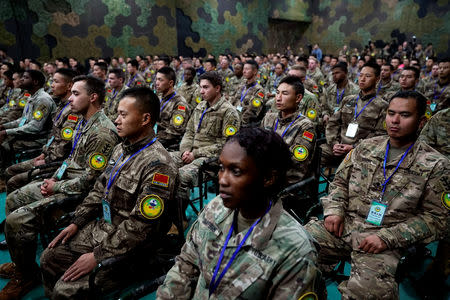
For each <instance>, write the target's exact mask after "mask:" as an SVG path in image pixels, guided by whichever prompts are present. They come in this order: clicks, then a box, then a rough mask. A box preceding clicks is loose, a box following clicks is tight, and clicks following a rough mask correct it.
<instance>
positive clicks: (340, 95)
mask: <svg viewBox="0 0 450 300" xmlns="http://www.w3.org/2000/svg"><path fill="white" fill-rule="evenodd" d="M336 93H337V99H336V101H337V104H339V103H341V101H342V98H344V93H345V89H342V93H341V94H339V89H338V88H337V87H336Z"/></svg>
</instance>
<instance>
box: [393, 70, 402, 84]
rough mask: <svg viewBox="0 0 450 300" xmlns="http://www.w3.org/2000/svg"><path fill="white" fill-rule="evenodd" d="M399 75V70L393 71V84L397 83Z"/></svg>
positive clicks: (400, 71)
mask: <svg viewBox="0 0 450 300" xmlns="http://www.w3.org/2000/svg"><path fill="white" fill-rule="evenodd" d="M401 73H402V70H401V69H397V70H395V71H394V73H392V80H394V81H395V82H398V80H399V79H400V75H401Z"/></svg>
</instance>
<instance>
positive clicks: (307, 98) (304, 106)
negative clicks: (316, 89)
mask: <svg viewBox="0 0 450 300" xmlns="http://www.w3.org/2000/svg"><path fill="white" fill-rule="evenodd" d="M298 108H299V110H300V112H301V113H302V114H303V115H304V116H306V117H308V119H310V120H311V121H313V123H314V124H316V125H317V124H318V123H319V120H320V115H321V110H322V109H321V107H320V103H319V100H317V96H316V95H314V94H313V93H311V92H310V91H308V90H305V94H304V95H303V98H302V101H300V103H299V104H298Z"/></svg>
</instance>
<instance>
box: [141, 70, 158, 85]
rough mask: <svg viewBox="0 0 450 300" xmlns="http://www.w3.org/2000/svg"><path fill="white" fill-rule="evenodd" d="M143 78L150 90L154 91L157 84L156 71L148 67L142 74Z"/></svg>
mask: <svg viewBox="0 0 450 300" xmlns="http://www.w3.org/2000/svg"><path fill="white" fill-rule="evenodd" d="M141 74H142V77H144V79H145V84H146V85H147V86H148V87H149V88H150V89H153V84H154V83H155V77H156V75H155V70H153V69H152V68H150V67H148V68H147V69H145V70H144V72H142V73H141Z"/></svg>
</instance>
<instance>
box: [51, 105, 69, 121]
mask: <svg viewBox="0 0 450 300" xmlns="http://www.w3.org/2000/svg"><path fill="white" fill-rule="evenodd" d="M69 104H70V102H67V104H66V105H65V106H64V107H63V109H61V111H60V112H59V114H58V116H57V117H56V120H55V123H56V122H58V120H59V118H61V114H62V113H63V111H64V110H65V109H66V107H67V105H69Z"/></svg>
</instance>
